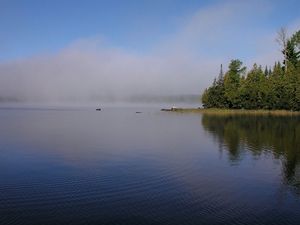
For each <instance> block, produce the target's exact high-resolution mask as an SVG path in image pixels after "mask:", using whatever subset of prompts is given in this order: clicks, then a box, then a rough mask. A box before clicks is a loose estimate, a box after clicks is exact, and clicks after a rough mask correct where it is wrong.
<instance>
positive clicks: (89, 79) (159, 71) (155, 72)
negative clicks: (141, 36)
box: [0, 1, 299, 102]
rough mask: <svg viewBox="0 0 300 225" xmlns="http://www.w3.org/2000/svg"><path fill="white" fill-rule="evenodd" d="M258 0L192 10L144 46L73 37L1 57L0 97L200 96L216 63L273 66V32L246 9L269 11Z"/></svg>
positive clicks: (261, 14) (36, 99)
mask: <svg viewBox="0 0 300 225" xmlns="http://www.w3.org/2000/svg"><path fill="white" fill-rule="evenodd" d="M263 4H267V3H260V1H256V2H255V3H253V2H251V4H250V3H247V2H243V1H242V2H226V3H221V4H217V5H214V6H210V7H206V8H204V9H201V10H198V11H195V12H194V13H193V15H189V16H187V17H186V18H182V19H181V20H179V22H178V28H177V30H176V31H174V33H172V34H170V35H168V36H166V37H164V38H162V39H161V40H160V41H158V42H157V43H154V44H153V46H152V47H151V48H150V49H147V50H144V51H138V50H137V49H126V48H122V47H120V46H114V45H112V44H111V42H110V40H107V39H106V38H105V37H104V36H101V35H100V37H99V36H95V37H87V38H82V39H79V40H74V41H73V42H72V43H70V44H69V45H67V46H65V47H64V48H63V49H61V50H59V51H58V52H55V53H51V54H50V53H41V54H37V55H35V56H31V57H28V58H21V59H15V60H12V61H6V62H2V63H1V62H0V96H1V99H2V100H18V101H25V102H87V101H90V102H92V101H127V100H132V99H136V100H137V101H139V100H140V101H143V98H144V99H147V100H150V99H151V96H153V97H154V99H159V98H160V97H162V98H163V97H164V96H165V97H166V96H167V97H168V96H169V97H170V96H171V97H172V96H181V95H183V96H185V95H189V96H191V95H200V94H201V92H202V91H203V90H204V89H205V87H207V86H208V85H209V84H210V83H211V82H212V80H213V78H214V77H216V76H217V75H218V73H219V67H220V64H221V63H223V65H224V66H225V67H226V66H227V64H228V63H229V61H230V59H234V58H240V59H241V60H242V61H244V62H245V63H246V65H247V66H248V65H252V64H253V63H254V62H255V61H256V60H259V62H261V63H264V64H266V65H272V64H273V62H274V61H275V60H278V59H281V58H280V51H279V50H278V47H277V46H276V43H275V36H276V30H271V31H270V30H267V31H264V30H259V29H257V27H255V26H254V24H252V22H251V17H252V16H253V14H252V12H251V9H255V10H256V13H257V15H256V16H257V17H262V18H265V16H266V15H267V14H268V12H267V11H266V10H265V8H266V7H268V5H263ZM258 6H259V7H258ZM257 8H261V10H257ZM297 24H299V23H297ZM296 27H297V26H296ZM242 34H243V35H242ZM153 35H155V34H153ZM241 35H242V36H241ZM241 49H242V50H241ZM243 52H244V53H243Z"/></svg>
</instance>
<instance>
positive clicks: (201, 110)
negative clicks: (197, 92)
mask: <svg viewBox="0 0 300 225" xmlns="http://www.w3.org/2000/svg"><path fill="white" fill-rule="evenodd" d="M161 111H168V112H178V113H201V114H209V115H270V116H300V111H289V110H263V109H259V110H248V109H216V108H212V109H204V108H170V109H162V110H161Z"/></svg>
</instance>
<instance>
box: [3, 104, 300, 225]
mask: <svg viewBox="0 0 300 225" xmlns="http://www.w3.org/2000/svg"><path fill="white" fill-rule="evenodd" d="M136 111H142V112H143V113H140V114H136ZM0 224H1V225H2V224H5V225H9V224H26V225H27V224H30V225H35V224H40V225H48V224H49V225H56V224H64V225H65V224H74V225H76V224H116V225H117V224H118V225H119V224H170V225H177V224H178V225H179V224H180V225H183V224H249V225H250V224H251V225H252V224H300V117H254V116H252V117H249V116H248V117H247V116H235V117H228V116H227V117H220V116H218V117H216V116H207V115H204V116H201V115H197V114H176V113H168V112H160V111H159V110H158V109H155V108H138V109H137V108H113V107H110V108H105V109H103V111H101V112H97V111H95V110H94V109H90V108H80V109H79V108H77V109H76V108H72V109H66V108H65V109H57V108H1V109H0Z"/></svg>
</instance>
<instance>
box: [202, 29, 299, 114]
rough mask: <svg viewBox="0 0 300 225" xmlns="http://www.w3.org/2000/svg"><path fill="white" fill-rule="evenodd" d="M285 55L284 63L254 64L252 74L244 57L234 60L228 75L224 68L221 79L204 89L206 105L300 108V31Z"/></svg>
mask: <svg viewBox="0 0 300 225" xmlns="http://www.w3.org/2000/svg"><path fill="white" fill-rule="evenodd" d="M283 54H284V55H285V56H286V60H285V61H284V62H283V64H281V63H280V62H275V64H274V67H273V69H268V68H267V67H265V69H264V70H263V69H262V67H261V66H258V65H257V64H254V65H253V67H252V68H251V70H250V71H249V72H248V73H246V67H243V66H242V65H243V63H242V62H241V61H240V60H238V59H235V60H231V62H230V64H229V66H228V71H227V72H226V73H225V76H224V77H223V70H222V67H221V72H220V75H219V78H218V79H217V80H216V79H215V80H214V82H213V84H212V86H210V87H209V88H207V89H206V90H205V91H204V93H203V95H202V103H203V106H204V107H205V108H230V109H285V110H294V111H300V31H298V32H296V33H295V34H294V35H293V36H292V37H291V38H290V39H288V40H287V44H286V49H284V50H283Z"/></svg>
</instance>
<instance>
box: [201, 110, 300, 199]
mask: <svg viewBox="0 0 300 225" xmlns="http://www.w3.org/2000/svg"><path fill="white" fill-rule="evenodd" d="M202 125H203V127H204V129H205V130H206V131H208V132H209V133H210V134H212V135H213V136H214V138H216V139H217V141H218V142H219V145H220V146H223V147H224V148H225V149H226V150H227V151H228V152H229V159H230V160H231V162H234V163H236V162H237V161H238V160H241V159H242V156H243V154H242V153H243V152H244V151H249V152H251V153H252V154H253V155H255V156H259V155H261V154H262V153H264V152H272V154H273V155H274V157H275V158H277V159H281V160H282V163H283V174H284V180H285V182H286V183H288V184H289V185H291V187H293V189H294V190H295V191H296V193H298V194H300V117H278V116H277V117H276V116H253V115H207V114H204V115H203V117H202Z"/></svg>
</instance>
